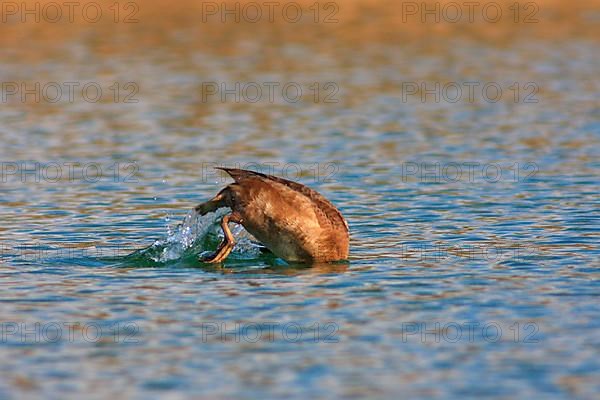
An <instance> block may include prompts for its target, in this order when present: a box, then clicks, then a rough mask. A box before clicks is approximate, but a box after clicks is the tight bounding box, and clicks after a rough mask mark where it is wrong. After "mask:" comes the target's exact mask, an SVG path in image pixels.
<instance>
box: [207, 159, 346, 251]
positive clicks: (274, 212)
mask: <svg viewBox="0 0 600 400" xmlns="http://www.w3.org/2000/svg"><path fill="white" fill-rule="evenodd" d="M217 169H221V170H223V171H225V172H227V173H228V174H229V175H230V176H231V177H232V178H233V179H234V181H235V182H234V183H232V184H230V185H228V186H227V187H225V188H224V189H223V190H221V191H220V192H219V193H218V194H217V195H216V196H215V197H214V198H212V199H211V200H209V201H207V202H205V203H202V204H200V205H198V206H197V207H196V208H195V210H196V212H198V213H199V214H200V215H204V214H207V213H209V212H213V211H215V210H217V209H219V208H223V207H228V208H230V209H231V210H232V212H231V214H228V215H225V216H224V217H223V220H222V221H221V228H222V229H223V234H224V236H225V237H224V239H223V241H222V242H221V244H220V245H219V247H218V248H217V251H216V252H215V253H214V254H212V255H211V256H209V257H206V258H202V261H204V262H210V263H218V262H222V261H223V260H225V259H226V258H227V256H228V255H229V253H231V250H233V246H234V245H235V241H234V238H233V235H232V234H231V231H230V230H229V226H228V223H229V222H233V223H236V224H241V225H242V226H243V227H244V228H246V230H247V231H248V232H249V233H250V234H252V235H253V236H254V237H255V238H256V239H258V240H259V241H260V242H261V243H262V244H264V245H265V246H266V247H267V248H268V249H269V250H271V251H272V252H273V253H274V254H275V255H276V256H278V257H280V258H283V259H284V260H286V261H288V262H308V263H313V262H327V261H338V260H345V259H347V258H348V251H349V234H348V224H347V223H346V220H345V219H344V217H343V216H342V214H341V213H340V212H339V211H338V209H337V208H335V206H334V205H333V204H331V203H330V202H329V200H327V199H326V198H325V197H323V196H322V195H321V194H319V193H317V192H316V191H314V190H312V189H311V188H309V187H307V186H304V185H302V184H300V183H297V182H292V181H289V180H287V179H282V178H279V177H276V176H272V175H265V174H261V173H258V172H254V171H248V170H243V169H235V168H217Z"/></svg>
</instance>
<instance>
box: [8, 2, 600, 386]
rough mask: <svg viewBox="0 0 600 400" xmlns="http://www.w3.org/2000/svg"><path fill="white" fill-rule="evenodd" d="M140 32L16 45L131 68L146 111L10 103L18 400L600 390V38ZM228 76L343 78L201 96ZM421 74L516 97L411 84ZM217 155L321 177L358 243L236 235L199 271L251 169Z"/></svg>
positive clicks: (58, 77)
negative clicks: (426, 90)
mask: <svg viewBox="0 0 600 400" xmlns="http://www.w3.org/2000/svg"><path fill="white" fill-rule="evenodd" d="M367 15H368V13H367ZM365 18H366V17H365ZM186 21H187V20H186ZM98 29H100V28H98ZM103 29H104V28H103ZM111 29H112V28H111ZM122 29H125V28H122ZM128 29H129V30H130V31H131V32H129V31H125V32H120V33H119V32H117V33H115V32H113V31H112V30H111V31H110V33H108V32H107V36H106V37H102V35H98V36H93V35H90V33H89V32H88V31H86V30H84V31H82V32H78V34H77V35H74V36H73V37H69V38H63V39H64V40H61V41H54V42H53V43H52V44H51V45H48V44H47V43H46V44H45V43H44V42H43V41H42V39H39V40H40V42H39V43H38V42H36V43H37V46H38V47H35V48H31V49H20V48H19V45H18V44H17V43H18V40H17V38H15V43H13V44H12V45H9V44H6V43H4V44H3V46H2V53H3V62H2V65H1V66H0V72H1V74H2V79H3V81H4V82H8V81H15V82H22V81H27V82H30V83H31V82H34V81H41V82H52V81H54V82H68V81H77V82H82V83H85V82H89V81H95V82H99V83H100V84H101V85H102V87H103V88H104V89H105V90H106V91H107V92H109V89H108V87H109V86H110V85H111V84H112V83H113V82H121V83H126V82H135V83H136V84H137V85H138V88H139V93H137V94H136V95H135V98H136V99H138V100H139V102H137V103H122V102H119V103H115V102H114V101H111V100H110V99H109V100H103V101H100V102H98V103H90V102H86V101H83V100H81V99H79V100H77V99H76V100H75V101H74V102H72V103H71V102H68V101H60V102H57V103H55V104H51V103H48V102H44V101H41V102H39V103H36V102H32V101H26V102H22V101H18V100H16V101H15V100H11V101H7V102H3V104H2V107H1V108H0V121H1V122H0V135H1V138H2V146H1V147H0V158H1V160H2V162H3V163H2V171H1V172H2V175H1V177H2V183H1V185H2V191H1V197H0V204H1V207H0V217H1V219H2V224H0V246H2V247H1V250H2V254H1V255H2V258H1V261H0V322H1V323H2V325H1V326H0V327H1V328H0V354H1V355H2V359H3V362H2V363H0V397H1V398H10V397H13V396H14V397H24V396H25V397H32V398H34V397H36V396H39V395H41V394H46V396H49V397H54V398H62V395H63V394H65V393H67V394H71V395H73V396H77V395H78V396H79V397H81V396H83V395H88V396H89V395H91V394H94V395H96V396H98V397H108V396H119V397H128V396H131V397H139V398H147V397H156V398H159V397H160V398H162V397H163V396H164V397H166V396H169V395H170V396H172V398H184V397H188V396H197V397H200V396H206V397H210V398H230V397H234V396H237V397H243V398H261V397H265V396H269V397H270V396H277V397H294V398H309V397H313V396H314V397H317V398H332V397H351V398H363V397H365V398H400V397H409V396H423V397H431V396H440V397H464V396H468V397H479V396H491V395H493V396H496V397H499V398H508V397H513V396H516V395H518V396H520V397H524V398H529V397H532V396H544V397H547V398H560V397H570V396H578V397H582V398H586V397H587V398H592V397H594V395H597V393H598V391H599V390H600V387H599V386H598V384H599V382H600V357H599V349H600V322H599V321H600V310H599V307H598V303H599V297H598V295H599V293H600V285H599V283H598V279H599V269H598V268H599V266H600V263H599V260H600V248H599V245H600V241H599V239H598V238H599V226H600V217H599V216H600V214H599V212H598V211H599V207H600V200H599V196H598V193H599V185H600V178H599V176H600V175H599V174H600V122H599V116H600V103H599V93H600V87H599V80H598V68H599V65H600V63H599V54H600V53H599V52H598V42H597V38H596V39H594V38H586V37H578V36H576V35H575V36H568V37H564V38H558V39H549V38H547V39H544V38H536V37H531V36H527V35H524V36H523V37H519V38H517V39H507V40H506V41H504V40H501V39H495V41H491V42H490V41H486V40H478V39H476V38H470V37H453V36H451V35H450V36H448V37H444V38H443V42H430V41H428V40H427V39H424V38H421V39H414V38H413V39H412V40H407V41H406V42H398V41H395V40H391V41H389V40H385V39H386V36H385V35H384V34H382V35H381V37H378V38H376V39H377V40H374V39H372V40H373V41H372V43H370V44H365V43H362V42H356V43H354V41H353V40H352V37H350V38H348V39H347V40H345V41H343V40H341V39H339V38H337V39H336V36H331V37H330V36H328V35H323V36H322V37H320V39H319V40H317V41H315V42H311V41H308V42H307V41H303V40H294V38H293V37H289V38H287V37H286V36H285V35H283V37H278V35H279V34H282V33H281V32H280V33H277V32H276V31H273V32H270V31H268V30H267V31H266V33H265V32H263V31H259V33H257V34H255V35H252V34H248V35H239V36H234V37H233V38H232V39H231V40H232V42H231V43H229V44H228V45H227V46H226V47H224V48H222V47H220V46H221V44H222V41H225V39H224V38H222V37H220V36H219V37H216V36H215V37H212V36H211V37H210V38H208V37H206V36H203V35H202V34H200V33H199V32H198V31H196V29H197V27H195V26H194V24H191V23H190V22H189V21H187V22H185V21H184V22H182V23H181V26H179V28H177V29H176V28H173V29H171V30H169V33H168V34H167V33H165V34H164V36H162V37H160V36H159V38H158V39H157V38H156V36H154V35H157V34H158V33H156V32H149V31H147V30H148V29H149V28H148V26H147V25H144V24H143V23H140V24H139V25H136V26H134V27H129V28H128ZM269 29H271V28H269ZM273 29H275V28H273ZM307 29H308V28H307ZM312 29H314V28H312ZM365 29H366V28H365ZM121 35H122V36H121ZM142 38H148V40H146V41H144V40H142ZM209 39H210V40H212V41H209ZM127 40H130V42H128V41H127ZM204 41H206V43H210V44H211V45H210V46H207V47H203V46H204V45H205V44H206V43H204ZM338 41H339V42H338ZM199 43H200V44H199ZM32 46H33V45H32ZM213 81H214V82H228V84H230V85H233V83H234V82H253V81H254V82H269V81H274V82H282V83H283V84H285V83H286V82H298V83H300V84H302V85H303V87H304V88H305V91H306V90H307V89H306V88H307V87H309V86H310V85H311V84H312V83H314V82H318V83H320V84H321V87H322V85H323V83H327V82H333V83H335V85H336V87H337V88H338V89H339V91H338V92H337V93H336V94H335V99H336V100H337V102H335V103H328V102H324V101H323V99H322V98H321V99H319V101H317V102H315V101H314V100H313V99H312V97H310V96H312V92H311V95H310V96H308V99H309V100H307V97H304V98H303V99H302V100H301V101H299V102H297V103H291V102H286V101H283V100H282V99H281V98H280V99H276V101H274V102H273V103H271V102H269V101H264V100H262V101H258V102H256V103H251V102H248V101H244V99H242V100H241V101H240V102H236V101H234V100H232V99H226V101H225V102H221V101H219V100H218V99H216V100H215V99H211V100H209V101H205V100H206V99H203V93H204V92H203V86H202V85H203V82H213ZM422 81H427V82H430V83H431V84H433V83H434V82H442V84H443V83H444V82H467V81H478V82H483V83H485V82H497V83H498V84H500V85H501V86H502V88H503V89H504V95H503V97H502V99H501V100H500V101H498V102H494V103H493V102H489V101H485V100H484V99H482V98H481V96H477V98H476V99H475V100H474V101H459V102H456V103H453V102H450V101H446V99H441V100H440V101H439V102H436V101H435V100H434V99H433V98H431V97H429V98H426V99H425V101H421V98H420V97H419V96H408V97H404V96H405V95H406V92H403V90H402V89H403V84H405V83H406V82H422ZM514 82H517V83H518V84H519V86H520V88H521V93H520V97H519V99H518V101H514V97H513V96H514V91H511V90H510V89H508V88H509V87H510V86H511V85H512V84H513V83H514ZM530 82H533V83H535V85H536V87H537V88H538V89H539V90H537V91H536V93H535V99H536V100H538V101H537V102H536V103H526V102H524V101H523V100H524V97H525V96H526V95H527V94H529V90H528V89H525V88H524V86H525V84H527V83H530ZM404 88H406V87H404ZM326 92H327V91H326ZM109 93H111V94H110V95H111V96H112V92H109ZM127 93H129V92H128V91H127ZM327 93H329V92H327ZM403 93H404V94H403ZM36 163H39V164H36ZM69 165H70V167H69ZM213 165H226V166H247V167H250V168H253V167H256V166H259V167H260V168H263V169H262V171H263V172H272V173H275V174H276V175H281V176H284V177H285V176H287V177H288V178H290V179H294V180H297V181H300V182H302V183H305V184H307V185H309V186H311V187H313V188H315V189H317V190H319V191H320V192H322V193H323V194H325V195H326V196H327V197H328V198H330V199H331V200H332V201H333V203H334V204H336V205H337V206H338V207H339V209H340V210H341V211H342V213H343V214H344V215H345V217H346V219H347V220H348V223H349V226H350V232H351V255H350V259H349V260H348V261H347V262H344V263H338V264H331V265H316V266H312V267H307V266H298V265H286V264H285V263H284V262H283V261H282V260H278V259H276V258H275V257H273V256H272V255H270V254H268V253H265V252H264V251H262V250H261V249H260V248H259V247H257V246H256V244H255V243H254V242H253V241H252V240H251V238H249V237H248V236H247V234H245V232H244V231H243V230H240V229H238V230H236V231H235V234H236V236H237V237H238V238H239V240H240V245H239V246H238V247H237V248H236V250H234V253H233V254H232V256H231V257H230V258H229V259H228V260H227V261H226V262H225V264H224V265H222V266H212V265H205V264H202V263H200V262H199V261H198V260H197V255H198V254H200V253H202V252H204V251H207V250H211V249H214V248H215V247H216V246H217V243H218V241H219V236H218V235H219V229H218V218H217V217H218V215H214V214H211V215H208V216H205V217H202V218H197V217H196V216H195V215H193V213H190V210H191V209H192V207H193V206H195V205H196V204H198V203H199V202H202V201H205V200H207V199H208V198H210V197H211V196H213V195H214V194H215V193H216V192H217V191H218V190H220V188H222V187H223V186H224V185H225V184H226V183H227V182H229V181H230V180H229V179H228V178H226V177H225V176H223V175H220V174H217V173H216V172H214V171H213V170H212V166H213ZM267 168H271V169H270V171H268V170H267ZM57 171H58V172H59V173H60V177H58V178H55V177H56V174H57ZM219 215H222V213H220V214H219Z"/></svg>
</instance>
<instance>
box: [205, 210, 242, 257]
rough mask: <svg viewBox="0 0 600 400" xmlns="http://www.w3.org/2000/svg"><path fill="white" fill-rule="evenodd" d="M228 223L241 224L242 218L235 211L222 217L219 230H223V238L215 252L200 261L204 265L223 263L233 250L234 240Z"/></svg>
mask: <svg viewBox="0 0 600 400" xmlns="http://www.w3.org/2000/svg"><path fill="white" fill-rule="evenodd" d="M229 222H234V223H236V224H241V223H242V218H241V217H240V215H239V214H238V213H236V212H235V211H234V212H232V213H231V214H229V215H226V216H224V217H223V219H222V220H221V229H223V234H224V235H225V237H224V238H223V241H222V242H221V243H220V244H219V247H217V251H215V253H214V254H212V255H210V256H208V257H202V258H201V261H203V262H206V263H220V262H223V261H224V260H225V259H226V258H227V256H229V253H231V250H233V246H235V239H234V237H233V235H232V234H231V231H230V230H229V225H228V223H229Z"/></svg>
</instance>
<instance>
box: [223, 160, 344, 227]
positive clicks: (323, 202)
mask: <svg viewBox="0 0 600 400" xmlns="http://www.w3.org/2000/svg"><path fill="white" fill-rule="evenodd" d="M215 168H216V169H220V170H223V171H225V172H227V173H228V174H229V175H230V176H231V177H232V178H233V179H234V180H235V181H236V182H240V181H242V180H244V179H246V178H250V177H260V178H262V179H265V180H267V181H274V182H277V183H280V184H282V185H285V186H287V187H288V188H290V189H292V190H294V191H296V192H298V193H301V194H303V195H304V196H306V197H308V198H309V199H310V201H311V203H312V204H314V205H315V208H316V209H315V212H316V213H323V214H324V215H325V216H326V217H327V219H328V220H329V221H330V223H332V224H334V225H338V226H339V225H341V226H343V227H344V228H345V229H346V232H348V223H347V222H346V220H345V219H344V217H343V216H342V213H340V212H339V210H338V209H337V208H336V207H335V206H334V205H333V204H331V202H330V201H329V200H327V199H326V198H325V197H324V196H323V195H321V194H320V193H318V192H317V191H315V190H313V189H311V188H309V187H308V186H305V185H302V184H301V183H298V182H293V181H290V180H287V179H283V178H279V177H277V176H273V175H266V174H261V173H260V172H255V171H249V170H246V169H238V168H223V167H215Z"/></svg>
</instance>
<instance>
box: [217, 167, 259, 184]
mask: <svg viewBox="0 0 600 400" xmlns="http://www.w3.org/2000/svg"><path fill="white" fill-rule="evenodd" d="M215 169H220V170H221V171H225V172H227V173H228V174H229V176H231V177H232V178H233V179H234V180H235V181H236V182H239V181H240V180H241V179H244V178H248V177H251V176H260V177H263V178H269V176H268V175H265V174H261V173H260V172H255V171H249V170H247V169H239V168H226V167H215Z"/></svg>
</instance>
